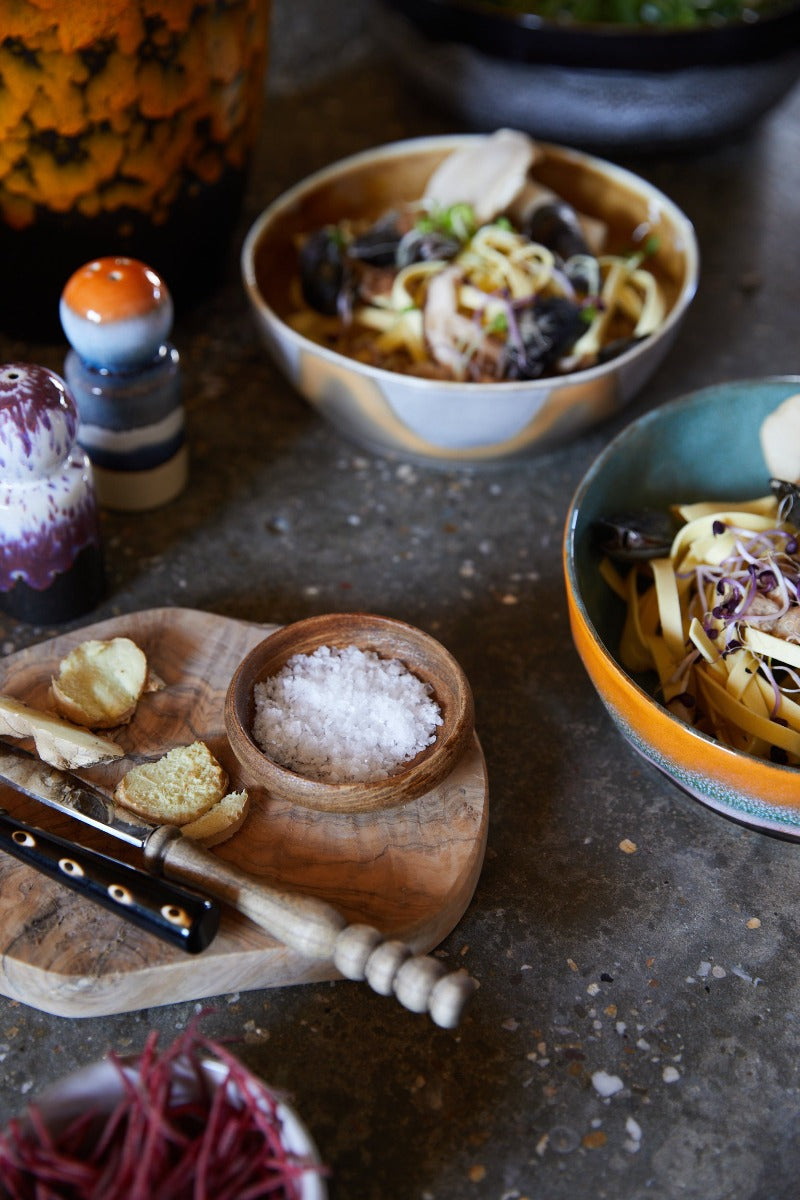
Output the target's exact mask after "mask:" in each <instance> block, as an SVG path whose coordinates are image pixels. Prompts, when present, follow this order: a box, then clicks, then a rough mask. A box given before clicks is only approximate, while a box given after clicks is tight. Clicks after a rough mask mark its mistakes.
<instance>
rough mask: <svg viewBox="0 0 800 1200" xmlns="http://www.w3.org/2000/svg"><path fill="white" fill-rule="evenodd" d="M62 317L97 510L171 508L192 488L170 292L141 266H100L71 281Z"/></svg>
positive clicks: (122, 262)
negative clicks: (169, 505) (172, 336)
mask: <svg viewBox="0 0 800 1200" xmlns="http://www.w3.org/2000/svg"><path fill="white" fill-rule="evenodd" d="M59 316H60V318H61V325H62V328H63V330H64V333H65V334H66V337H67V341H68V342H69V343H70V346H71V349H70V350H69V352H68V353H67V357H66V359H65V362H64V375H65V378H66V381H67V384H68V385H69V387H70V389H71V390H72V392H73V394H74V396H75V400H76V402H77V405H78V411H79V413H80V427H79V430H78V439H79V441H80V443H81V445H82V446H83V448H84V449H85V450H86V452H87V454H88V455H89V457H90V459H91V460H92V466H93V468H94V477H95V487H96V489H97V497H98V500H99V502H100V504H101V505H103V506H104V507H106V508H113V509H118V510H122V511H127V512H140V511H143V510H145V509H150V508H158V507H159V506H160V505H162V504H166V503H168V502H169V501H170V500H173V499H174V498H175V497H176V496H177V495H178V494H179V493H180V492H181V491H182V490H183V488H184V487H185V485H186V480H187V476H188V453H187V447H186V433H185V422H184V412H183V406H182V403H181V379H180V359H179V355H178V351H177V350H176V348H175V347H174V346H173V345H172V344H171V343H170V342H169V340H168V339H169V336H170V333H171V332H172V320H173V304H172V297H171V296H170V293H169V289H168V288H167V286H166V284H165V283H164V281H163V280H162V279H161V277H160V276H159V275H158V274H157V273H156V272H155V271H154V270H152V268H150V267H148V266H147V265H146V264H145V263H142V262H139V261H138V259H134V258H124V257H109V258H97V259H94V260H93V261H92V262H88V263H85V264H84V266H82V267H80V268H79V269H78V270H77V271H76V272H75V273H74V274H73V275H71V276H70V278H69V280H68V281H67V284H66V286H65V288H64V290H63V292H62V294H61V301H60V305H59Z"/></svg>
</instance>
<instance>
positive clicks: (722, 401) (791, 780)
mask: <svg viewBox="0 0 800 1200" xmlns="http://www.w3.org/2000/svg"><path fill="white" fill-rule="evenodd" d="M798 391H800V377H781V378H769V379H761V380H751V381H742V382H733V383H723V384H719V385H717V386H714V387H709V388H706V389H703V390H702V391H700V392H696V393H694V394H692V395H689V396H686V397H683V398H682V399H679V400H675V401H672V402H671V403H669V404H666V405H663V406H662V407H660V408H657V409H654V410H653V411H651V412H649V413H647V414H645V415H644V416H643V417H641V418H639V419H638V420H636V421H634V422H633V423H632V424H631V425H629V426H627V427H626V428H625V429H624V430H623V431H622V432H621V433H620V434H618V436H617V437H616V438H614V440H613V441H612V442H610V443H609V445H608V446H607V447H606V448H605V450H604V451H603V452H602V453H601V454H600V456H599V457H598V458H597V459H596V461H595V462H594V464H593V465H592V466H591V468H590V469H589V471H588V472H587V474H586V475H585V477H584V479H583V480H582V482H581V483H580V485H579V487H578V489H577V491H576V493H575V496H574V497H573V499H572V502H571V505H570V508H569V512H568V514H567V521H566V527H565V532H564V545H563V557H564V575H565V581H566V591H567V606H568V610H569V619H570V627H571V630H572V637H573V640H574V643H575V646H576V648H577V651H578V653H579V655H580V657H581V659H582V661H583V664H584V666H585V667H586V670H587V672H588V674H589V677H590V679H591V681H592V683H593V684H594V686H595V688H596V689H597V691H598V694H599V696H600V698H601V700H602V701H603V704H604V705H605V707H606V710H607V711H608V713H609V715H610V717H611V718H612V720H613V722H614V724H615V725H616V727H617V729H618V730H619V732H620V733H621V734H622V736H623V737H624V738H626V739H627V741H629V742H630V744H631V745H632V746H633V748H634V749H635V750H637V751H638V752H639V753H640V754H641V755H642V756H643V757H644V758H646V759H647V760H648V761H649V762H651V763H652V764H653V765H654V766H656V767H658V769H659V770H660V771H662V772H663V773H664V774H665V775H667V776H668V777H669V778H670V779H671V780H672V781H673V782H674V783H675V784H677V785H678V787H680V788H682V789H683V790H684V791H685V792H688V793H689V795H691V796H693V797H695V799H697V800H700V801H701V802H702V803H704V804H706V805H708V806H709V807H711V808H713V809H715V810H716V811H718V812H720V813H722V814H723V815H725V816H728V817H731V818H732V819H734V820H736V821H739V822H741V823H742V824H746V825H749V826H751V827H753V828H757V829H762V830H765V831H769V832H771V833H777V834H781V835H783V836H787V837H792V838H800V769H798V768H797V767H795V766H783V765H780V764H778V763H773V762H769V761H767V760H765V759H760V758H755V757H753V756H752V755H748V754H745V753H741V752H739V751H736V750H732V749H729V748H728V747H726V746H723V745H722V744H721V743H720V742H718V741H716V740H715V739H714V738H712V737H709V736H708V735H706V734H704V733H700V732H698V730H696V729H694V728H692V727H691V726H690V725H687V724H685V723H684V722H683V721H681V720H679V719H678V718H677V717H676V716H674V715H673V714H672V713H671V712H669V711H668V710H667V709H666V708H664V707H663V706H662V705H661V704H660V703H659V702H658V700H656V699H654V696H653V694H652V691H653V688H654V679H650V678H647V677H645V676H633V675H631V674H629V673H628V672H627V671H626V670H625V668H624V667H623V666H622V665H621V663H620V661H619V658H618V646H619V640H620V635H621V632H622V623H623V618H624V605H623V603H622V601H621V600H620V599H619V598H618V597H617V596H616V595H615V594H614V593H613V592H612V591H611V589H610V587H609V586H608V585H607V584H606V583H605V581H604V580H603V578H602V577H601V575H600V572H599V569H598V568H599V563H600V559H601V557H602V553H601V551H600V549H599V548H598V546H597V544H596V540H595V537H594V535H593V527H594V522H595V521H596V520H597V519H598V518H601V517H608V516H611V515H612V514H614V513H619V512H635V511H636V510H637V509H642V508H661V509H665V508H666V507H667V506H668V505H669V504H671V503H677V502H691V501H696V500H705V499H709V500H713V499H716V498H719V499H723V498H724V499H729V500H736V499H747V498H752V497H754V496H762V495H766V494H767V493H768V492H769V471H768V469H767V466H766V463H765V462H764V458H763V455H762V452H761V448H760V442H759V428H760V425H761V422H762V421H763V419H764V418H765V417H766V416H767V414H768V413H770V412H772V411H773V409H775V408H777V407H778V405H779V404H780V403H781V402H782V401H783V400H784V399H786V397H787V396H790V395H792V394H794V393H795V392H798Z"/></svg>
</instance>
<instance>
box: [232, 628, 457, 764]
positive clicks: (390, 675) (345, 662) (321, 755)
mask: <svg viewBox="0 0 800 1200" xmlns="http://www.w3.org/2000/svg"><path fill="white" fill-rule="evenodd" d="M254 699H255V719H254V722H253V737H254V739H255V741H256V743H257V744H258V745H259V746H260V747H261V749H262V750H263V751H264V752H265V753H266V754H268V755H269V756H270V758H272V759H274V760H275V761H276V762H277V763H279V764H280V765H281V766H284V767H288V768H289V769H290V770H292V771H295V772H297V773H298V774H300V775H304V776H306V777H307V778H309V779H316V780H319V781H321V782H325V783H344V782H350V781H352V780H363V781H368V780H373V779H384V778H386V776H388V775H390V774H391V773H392V771H393V770H394V769H396V768H397V767H398V766H399V765H401V764H402V763H404V762H407V761H409V760H410V759H412V758H414V756H415V755H417V754H418V753H419V752H420V751H421V750H424V749H425V747H426V746H430V745H432V743H433V742H434V741H435V740H436V728H437V726H439V725H441V724H442V715H441V710H440V708H439V705H438V704H437V703H436V701H435V700H433V699H432V698H431V695H430V688H429V687H428V685H426V684H425V683H423V682H422V680H420V679H418V678H417V677H416V675H413V674H412V673H411V672H410V671H408V670H407V669H406V667H404V665H403V664H402V663H401V662H400V661H399V660H398V659H386V658H381V657H380V656H379V655H378V654H376V653H375V652H374V651H371V650H368V651H364V650H360V649H359V648H358V647H357V646H344V647H342V648H336V647H333V648H332V647H330V646H320V647H318V649H316V650H315V651H314V652H313V653H312V654H295V655H293V656H292V658H290V659H289V660H288V662H287V663H286V664H285V666H284V667H282V668H281V670H280V671H278V672H277V673H276V674H275V675H273V676H271V677H270V678H269V679H267V680H264V681H263V682H262V683H257V684H256V685H255V688H254Z"/></svg>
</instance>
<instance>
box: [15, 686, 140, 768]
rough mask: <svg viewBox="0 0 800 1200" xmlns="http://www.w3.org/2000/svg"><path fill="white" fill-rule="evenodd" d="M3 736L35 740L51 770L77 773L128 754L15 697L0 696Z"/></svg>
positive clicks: (107, 740) (113, 744) (37, 748)
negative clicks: (78, 769)
mask: <svg viewBox="0 0 800 1200" xmlns="http://www.w3.org/2000/svg"><path fill="white" fill-rule="evenodd" d="M0 735H3V736H4V737H13V738H27V737H30V738H33V742H34V745H35V746H36V753H37V754H38V756H39V758H41V760H42V762H46V763H49V764H50V766H51V767H61V768H67V769H72V770H74V769H75V768H76V767H91V766H93V765H94V764H95V763H103V762H110V761H111V760H112V759H114V758H121V757H122V755H123V754H124V753H125V751H124V750H123V749H122V747H121V746H118V745H117V743H116V742H112V741H111V740H110V738H104V737H97V736H96V735H95V734H93V733H89V731H88V730H86V729H83V728H81V727H80V726H79V725H72V724H70V722H69V721H65V720H63V719H62V718H61V717H56V716H54V715H53V713H49V712H42V711H41V710H40V709H38V708H31V706H30V705H29V704H25V703H23V701H22V700H17V699H15V698H14V697H13V696H0Z"/></svg>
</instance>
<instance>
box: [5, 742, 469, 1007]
mask: <svg viewBox="0 0 800 1200" xmlns="http://www.w3.org/2000/svg"><path fill="white" fill-rule="evenodd" d="M0 782H5V783H7V784H9V785H10V786H11V787H13V788H16V789H17V790H18V791H21V792H24V793H25V794H26V795H28V796H32V797H33V798H34V799H36V800H41V801H42V802H43V803H44V804H47V805H49V806H50V807H51V808H56V809H58V810H59V811H60V812H65V813H68V814H70V815H71V816H73V817H77V818H78V820H80V821H84V822H85V823H87V824H89V825H92V826H94V827H95V828H96V829H102V830H103V831H104V832H106V833H110V834H112V835H113V836H114V837H117V838H121V839H122V840H123V841H124V842H127V843H128V845H130V846H137V847H138V848H139V849H140V850H141V851H142V853H143V855H144V862H145V866H146V867H147V868H148V869H149V870H150V871H151V872H153V873H154V875H155V876H156V877H158V876H161V875H165V876H167V877H168V878H169V879H174V880H179V881H180V882H182V883H185V884H188V885H189V886H190V887H196V888H197V889H198V890H200V891H203V892H206V893H208V894H210V895H211V896H213V897H215V899H217V900H222V901H225V902H226V903H227V904H230V905H231V906H232V907H233V908H235V909H237V910H238V911H239V912H240V913H242V914H243V915H244V916H246V917H249V918H250V920H251V921H253V922H255V924H256V925H258V926H260V927H261V928H262V929H263V930H265V931H266V932H267V933H269V934H271V936H272V937H274V938H276V939H277V940H278V941H280V942H282V943H283V944H284V945H285V946H289V947H291V948H292V949H293V950H296V951H298V952H299V953H301V954H302V955H304V956H305V957H308V958H312V959H323V960H328V961H331V962H333V964H334V966H335V967H336V969H337V970H338V971H339V972H340V973H341V974H342V975H344V976H345V978H347V979H365V980H366V981H367V983H368V984H369V985H370V987H371V988H372V989H373V991H376V992H378V993H380V994H381V995H384V996H389V995H394V996H396V998H397V999H398V1000H399V1001H400V1003H401V1004H402V1005H403V1006H404V1007H405V1008H408V1009H410V1010H411V1011H412V1012H418V1013H424V1012H428V1013H429V1014H430V1016H431V1017H432V1019H433V1020H434V1021H435V1023H436V1024H437V1025H440V1026H442V1028H445V1029H451V1028H454V1027H455V1026H456V1025H457V1024H458V1022H459V1019H460V1016H461V1011H462V1009H463V1007H464V1005H465V1004H466V1002H467V1000H468V999H469V997H470V996H471V995H472V992H473V990H474V988H475V981H474V980H473V979H472V978H470V976H469V975H468V974H467V972H466V971H463V970H459V971H451V972H448V971H447V969H446V967H445V966H444V964H443V963H441V962H440V961H439V960H438V959H435V958H431V957H429V956H428V955H424V954H414V953H413V951H412V950H411V948H410V947H409V946H407V945H406V944H405V943H404V942H401V941H396V940H387V939H386V938H385V937H384V935H383V934H382V933H380V932H379V931H378V930H377V929H374V928H373V927H372V926H370V925H361V924H357V925H348V923H347V921H346V919H345V917H344V916H343V915H342V914H341V913H340V912H338V911H337V910H336V909H335V908H333V907H332V906H331V905H330V904H327V903H325V901H323V900H318V899H317V898H316V897H314V896H304V895H300V894H299V893H296V892H285V891H282V890H280V889H278V888H276V887H273V886H271V885H270V884H268V883H266V882H265V881H264V880H263V879H260V878H258V877H256V876H253V875H249V874H247V872H246V871H242V870H240V869H239V868H238V867H236V866H234V865H233V864H232V863H230V862H227V861H226V860H225V859H222V858H219V857H217V855H215V854H212V853H211V852H210V851H208V850H206V849H205V847H204V846H202V845H200V844H199V843H198V842H194V841H192V840H191V838H187V837H183V836H182V835H181V831H180V829H177V828H175V827H174V826H169V825H158V826H154V825H150V824H148V823H147V822H145V821H141V820H139V819H138V818H137V817H136V816H135V815H134V814H133V813H130V812H128V811H127V810H125V809H122V808H120V807H118V806H116V805H115V804H114V802H113V800H111V798H110V797H109V796H108V795H106V794H105V793H104V792H101V791H100V790H99V789H98V788H96V787H94V786H92V785H91V784H89V783H86V782H85V781H84V780H83V779H81V778H80V777H79V776H77V775H73V774H71V773H70V772H68V771H62V770H60V769H58V768H57V767H51V766H48V764H47V763H44V762H42V761H41V760H40V759H38V758H35V757H34V756H32V755H30V754H27V753H26V752H25V751H23V750H19V749H17V747H15V746H14V747H11V746H8V745H6V744H5V743H0ZM69 844H70V843H68V845H69ZM73 849H75V848H74V847H73Z"/></svg>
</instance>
